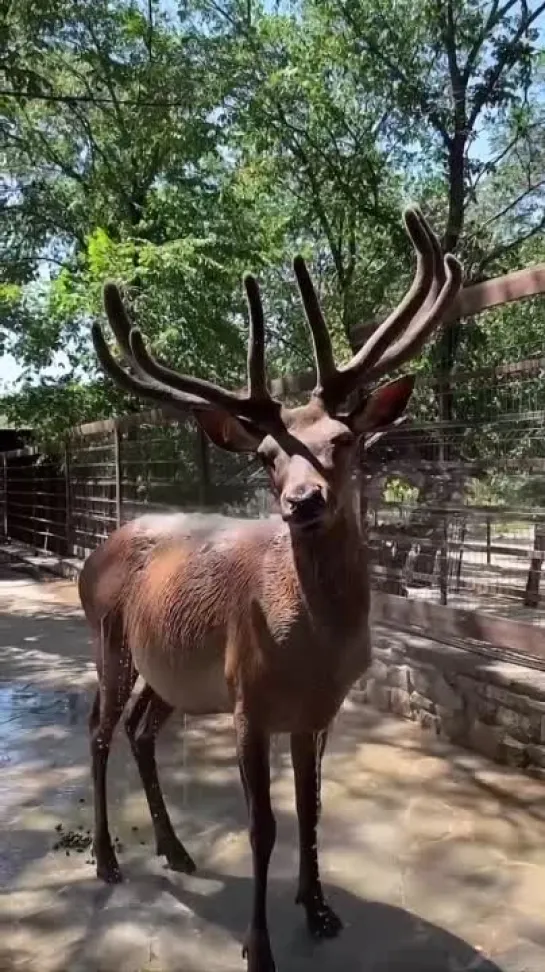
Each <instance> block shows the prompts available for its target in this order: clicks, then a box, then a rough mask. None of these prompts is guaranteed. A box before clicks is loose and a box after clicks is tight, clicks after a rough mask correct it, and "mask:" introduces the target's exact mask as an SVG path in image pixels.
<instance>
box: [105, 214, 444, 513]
mask: <svg viewBox="0 0 545 972" xmlns="http://www.w3.org/2000/svg"><path fill="white" fill-rule="evenodd" d="M405 227H406V230H407V233H408V235H409V237H410V239H411V241H412V243H413V247H414V249H415V251H416V272H415V276H414V280H413V283H412V286H411V288H410V290H409V291H408V292H407V294H406V295H405V297H404V298H403V300H402V301H401V303H400V304H399V305H398V306H397V307H396V309H395V310H394V311H393V312H392V313H391V314H390V315H389V317H388V318H387V319H386V320H385V321H384V322H383V323H382V324H381V325H380V327H379V328H377V330H376V331H375V332H374V333H373V334H372V335H371V337H370V338H369V340H368V341H367V342H366V343H365V344H364V346H363V347H362V348H360V350H359V351H358V352H357V354H355V355H354V357H353V358H352V359H351V360H350V361H349V362H348V364H346V365H343V366H340V367H339V366H337V365H336V364H335V361H334V357H333V350H332V344H331V338H330V335H329V332H328V329H327V326H326V323H325V320H324V317H323V314H322V311H321V308H320V305H319V302H318V298H317V295H316V292H315V290H314V286H313V284H312V281H311V278H310V275H309V273H308V270H307V268H306V266H305V262H304V260H303V258H302V257H300V256H298V257H296V258H295V260H294V270H295V276H296V279H297V284H298V287H299V291H300V294H301V299H302V303H303V307H304V310H305V314H306V318H307V321H308V325H309V329H310V332H311V335H312V341H313V345H314V357H315V362H316V374H317V384H316V388H315V389H314V391H313V393H312V395H311V397H310V401H309V402H308V403H307V404H306V405H303V406H300V407H297V408H286V407H284V406H283V405H282V404H281V403H280V402H279V401H277V400H275V399H274V398H272V397H271V395H270V393H269V390H268V387H267V380H266V371H265V334H264V318H263V307H262V303H261V298H260V294H259V288H258V284H257V281H256V280H255V278H254V277H253V276H251V275H247V276H246V277H245V278H244V286H245V290H246V296H247V300H248V308H249V321H250V333H249V342H248V390H247V393H246V394H245V395H241V394H238V393H235V392H233V391H229V390H227V389H225V388H222V387H220V386H219V385H215V384H212V383H211V382H208V381H205V380H203V379H200V378H194V377H189V376H187V375H183V374H179V373H178V372H176V371H172V370H171V369H170V368H167V367H166V366H165V365H163V364H160V363H159V362H158V361H157V360H155V358H153V357H152V356H151V355H150V354H149V352H148V350H147V349H146V346H145V343H144V341H143V339H142V335H141V333H140V331H139V330H138V329H137V328H134V327H131V324H130V322H129V319H128V317H127V315H126V313H125V310H124V307H123V303H122V300H121V297H120V294H119V291H118V289H117V287H116V286H115V285H114V284H111V283H109V284H106V286H105V288H104V302H105V308H106V314H107V317H108V320H109V322H110V325H111V327H112V330H113V332H114V335H115V337H116V340H117V343H118V345H119V347H120V349H121V351H122V353H123V356H124V358H125V360H126V362H127V363H128V365H129V366H130V368H131V371H132V373H129V371H127V370H125V369H124V368H123V367H122V366H121V365H120V364H119V363H118V362H117V361H116V360H115V359H114V358H113V356H112V354H111V353H110V350H109V348H108V345H107V344H106V341H105V339H104V336H103V333H102V331H101V328H100V326H99V325H98V324H95V325H94V326H93V342H94V345H95V350H96V353H97V355H98V358H99V360H100V362H101V364H102V366H103V368H104V370H105V371H106V372H107V373H108V374H109V375H110V376H111V378H112V379H113V380H114V381H115V382H116V383H117V384H118V385H120V386H121V387H122V388H124V389H127V390H129V391H131V392H134V393H136V394H137V395H138V396H140V397H141V398H144V399H147V400H150V401H152V402H158V403H161V404H163V405H164V404H168V405H169V406H170V407H171V408H174V409H176V410H178V411H183V412H187V411H188V409H189V410H191V411H192V412H193V414H194V415H195V418H196V419H197V421H198V422H199V423H200V425H201V426H202V428H203V429H204V430H205V432H206V433H207V435H208V436H209V437H210V439H211V440H212V441H213V442H214V443H215V444H216V445H218V446H220V447H221V448H223V449H227V450H230V451H235V452H253V453H255V454H256V455H257V456H258V457H259V459H260V460H261V461H262V463H263V464H264V465H265V466H266V468H267V470H268V472H269V475H270V479H271V484H272V487H273V490H274V493H275V494H276V496H277V498H278V500H279V503H280V510H281V513H282V517H283V518H284V520H285V521H286V522H287V523H288V524H289V525H290V527H291V528H293V529H301V528H308V527H311V526H313V527H317V526H319V525H320V524H321V525H327V524H328V523H331V521H332V520H333V519H334V518H335V516H336V514H337V513H338V512H339V510H341V509H342V508H343V507H344V505H345V502H346V500H347V497H348V486H349V482H350V469H351V460H352V459H353V456H354V453H355V449H356V446H357V444H358V442H359V441H360V440H361V438H362V437H363V438H364V443H365V445H369V444H371V443H372V442H374V441H376V439H377V438H378V437H379V436H380V435H382V434H383V433H384V431H385V430H386V429H387V427H388V426H391V425H392V424H393V423H395V422H397V421H399V420H400V419H401V418H402V416H403V412H404V410H405V408H406V406H407V403H408V401H409V398H410V396H411V393H412V390H413V386H414V376H411V375H403V376H402V377H400V378H396V379H395V380H394V381H391V382H389V383H387V384H383V385H379V386H378V387H376V388H374V390H371V391H369V393H367V394H366V395H364V396H362V397H360V400H359V402H358V404H357V405H355V406H354V407H352V408H349V407H347V402H348V400H349V399H350V397H351V396H352V395H353V393H354V392H355V391H357V390H361V389H362V388H365V387H368V386H372V385H374V383H376V382H377V380H378V379H380V378H381V377H382V376H383V375H385V374H386V373H387V372H390V371H393V370H395V369H397V368H398V367H399V366H400V365H402V364H404V363H405V362H406V361H408V360H409V359H410V358H412V357H414V356H415V355H416V354H417V353H418V351H419V350H420V349H421V348H422V346H423V345H424V343H425V342H426V340H427V338H428V337H429V336H430V335H431V333H432V331H433V330H434V328H435V327H436V325H437V324H438V323H439V322H440V321H441V320H442V318H443V317H444V315H445V314H446V313H447V311H448V308H449V306H450V305H451V303H452V301H453V300H454V299H455V298H456V295H457V293H458V291H459V289H460V285H461V276H462V275H461V269H460V266H459V264H458V262H457V261H456V260H455V258H454V257H452V256H451V255H447V256H446V257H445V258H444V259H443V256H442V254H441V249H440V246H439V243H438V240H437V238H436V236H435V234H434V233H433V232H432V230H431V229H430V228H429V226H428V224H427V222H426V220H425V219H424V217H423V216H422V214H421V213H420V211H419V210H418V209H417V208H410V209H408V210H407V211H406V212H405Z"/></svg>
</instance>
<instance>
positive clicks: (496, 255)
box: [476, 212, 545, 279]
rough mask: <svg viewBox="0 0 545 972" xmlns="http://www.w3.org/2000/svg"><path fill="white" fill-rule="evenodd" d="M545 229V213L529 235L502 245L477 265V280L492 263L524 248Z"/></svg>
mask: <svg viewBox="0 0 545 972" xmlns="http://www.w3.org/2000/svg"><path fill="white" fill-rule="evenodd" d="M543 229H545V212H544V213H543V215H542V217H541V219H540V221H539V223H537V225H536V226H533V227H532V229H530V230H528V232H527V233H523V235H522V236H518V237H517V238H516V239H514V240H510V241H509V242H507V243H501V244H500V245H499V246H497V247H496V248H495V249H494V250H491V252H490V253H488V254H487V255H486V256H485V257H483V259H482V260H481V261H480V263H479V264H478V265H477V270H476V278H477V279H479V278H480V277H481V275H482V274H483V272H484V270H485V267H488V266H490V264H491V263H495V262H496V260H499V259H500V258H501V257H504V256H506V255H507V254H508V253H512V252H513V250H516V249H517V248H518V247H519V246H522V244H523V243H526V242H527V241H528V240H531V239H532V237H533V236H537V234H538V233H541V231H542V230H543Z"/></svg>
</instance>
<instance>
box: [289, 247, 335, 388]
mask: <svg viewBox="0 0 545 972" xmlns="http://www.w3.org/2000/svg"><path fill="white" fill-rule="evenodd" d="M293 269H294V271H295V276H296V278H297V285H298V287H299V292H300V294H301V300H302V301H303V307H304V309H305V315H306V318H307V321H308V325H309V328H310V332H311V334H312V343H313V345H314V360H315V362H316V376H317V385H316V389H315V393H316V394H321V393H323V392H324V391H325V389H326V388H327V385H328V383H329V382H331V381H332V380H334V379H335V377H336V375H337V368H336V366H335V359H334V357H333V348H332V345H331V336H330V334H329V331H328V328H327V324H326V322H325V318H324V315H323V314H322V309H321V307H320V302H319V300H318V297H317V294H316V291H315V289H314V284H313V283H312V279H311V276H310V274H309V272H308V270H307V265H306V263H305V261H304V259H303V257H302V256H296V257H295V259H294V261H293Z"/></svg>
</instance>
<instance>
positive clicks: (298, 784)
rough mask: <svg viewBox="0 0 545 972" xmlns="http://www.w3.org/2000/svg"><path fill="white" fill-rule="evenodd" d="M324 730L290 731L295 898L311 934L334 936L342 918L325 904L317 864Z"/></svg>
mask: <svg viewBox="0 0 545 972" xmlns="http://www.w3.org/2000/svg"><path fill="white" fill-rule="evenodd" d="M326 740H327V731H325V732H320V733H312V732H305V733H292V735H291V759H292V763H293V771H294V776H295V798H296V804H297V819H298V822H299V887H298V890H297V897H296V899H295V900H296V902H297V903H298V904H302V905H303V907H304V909H305V911H306V916H307V924H308V927H309V931H310V933H311V935H312V936H313V937H314V938H334V937H335V936H336V935H338V934H339V932H340V930H341V928H342V922H341V920H340V918H338V917H337V915H336V914H335V912H334V911H333V909H332V908H330V906H329V905H328V904H327V902H326V900H325V898H324V893H323V890H322V883H321V881H320V868H319V864H318V835H317V830H318V821H319V819H320V811H321V800H320V790H321V764H322V757H323V754H324V749H325V744H326Z"/></svg>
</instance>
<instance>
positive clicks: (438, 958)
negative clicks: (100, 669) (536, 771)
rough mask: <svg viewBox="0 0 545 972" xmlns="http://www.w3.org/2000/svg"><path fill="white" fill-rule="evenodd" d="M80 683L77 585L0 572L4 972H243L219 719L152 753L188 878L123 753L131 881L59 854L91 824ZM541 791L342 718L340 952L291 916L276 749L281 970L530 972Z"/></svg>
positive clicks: (83, 654) (83, 663)
mask: <svg viewBox="0 0 545 972" xmlns="http://www.w3.org/2000/svg"><path fill="white" fill-rule="evenodd" d="M92 685H93V670H92V666H91V665H90V664H89V646H88V638H87V631H86V629H85V626H84V624H83V621H82V619H81V615H80V612H79V609H78V606H77V597H76V594H75V588H74V585H72V584H71V583H70V582H66V581H49V582H47V583H40V582H38V581H36V580H32V579H30V578H28V577H26V576H25V575H24V574H21V573H18V572H17V571H16V570H14V569H13V568H7V567H3V568H2V567H0V765H1V774H0V827H1V829H2V838H1V840H0V892H1V896H0V972H11V970H14V972H15V970H21V972H220V970H222V972H236V970H239V972H244V963H243V961H242V958H241V954H240V942H241V939H242V936H243V933H244V929H245V925H246V921H247V918H248V914H249V905H250V889H251V869H250V855H249V852H248V844H247V838H246V832H245V811H244V805H243V799H242V795H241V791H240V787H239V783H238V777H237V771H236V767H235V763H234V758H233V740H232V734H231V730H230V727H229V723H228V721H225V720H218V719H209V720H197V719H191V720H187V725H186V726H185V728H184V725H183V720H182V719H181V718H179V719H177V721H175V722H174V721H173V723H172V725H171V727H170V728H168V729H167V730H166V731H165V733H164V734H163V736H162V737H161V741H160V744H159V752H158V756H159V764H160V772H161V775H162V779H163V781H164V784H165V793H166V797H167V800H168V803H169V806H170V808H171V811H172V817H173V820H174V822H175V825H176V827H177V829H178V832H179V834H180V836H181V837H182V839H183V840H184V841H185V842H186V843H187V845H188V848H189V850H190V851H191V853H192V855H193V856H194V857H195V859H196V860H197V862H198V864H199V866H200V869H199V872H198V874H197V875H195V876H193V877H187V876H185V875H180V874H174V873H172V872H170V871H168V870H166V869H165V868H164V866H163V863H162V861H161V860H159V859H157V858H156V857H155V856H154V854H153V845H152V839H151V826H150V822H149V818H148V815H147V808H146V805H145V802H144V798H143V795H142V793H141V790H140V787H139V784H138V780H137V774H136V771H135V768H134V765H133V762H132V758H131V756H130V753H129V750H128V746H127V744H126V741H125V739H124V737H123V734H122V733H120V734H119V737H118V738H117V739H116V744H115V746H114V751H113V754H112V760H111V773H110V780H111V787H110V792H111V824H112V832H113V833H114V834H116V835H117V836H118V837H119V839H120V841H121V844H122V852H121V855H120V859H121V862H122V865H123V870H124V874H125V877H126V880H125V883H124V884H122V885H119V886H117V887H115V888H107V887H104V886H103V885H101V884H100V883H99V882H98V881H96V879H95V877H94V873H93V868H92V865H91V864H89V863H87V860H88V854H87V853H86V852H84V853H81V854H79V853H77V852H75V851H71V852H70V854H69V855H66V852H65V851H64V850H62V851H59V850H56V851H55V850H53V846H54V844H55V843H56V841H57V839H58V831H57V830H56V828H57V827H58V826H59V825H61V826H62V828H63V831H62V833H64V832H66V831H68V830H74V831H76V832H78V833H81V834H86V831H87V830H88V829H89V828H90V826H91V791H90V785H89V771H88V749H87V738H86V718H87V709H88V704H89V689H90V687H91V686H92ZM544 786H545V784H543V783H541V782H538V781H534V780H530V779H528V778H525V777H524V776H523V775H521V774H519V773H517V772H515V771H511V770H505V769H500V768H498V767H496V766H493V765H492V764H489V763H487V762H486V761H485V760H484V759H481V758H479V757H477V756H475V755H473V754H471V753H469V752H465V751H463V750H460V749H456V748H455V747H452V746H450V745H447V744H445V743H442V742H440V741H439V740H437V739H436V738H434V737H432V736H431V735H428V734H425V733H422V732H421V731H420V730H419V729H417V728H416V727H415V726H413V725H412V724H410V723H407V722H404V721H401V720H399V721H398V720H396V719H393V718H390V717H388V716H385V715H383V714H379V713H373V711H372V710H366V711H365V712H362V711H358V710H353V709H347V710H346V711H345V712H343V714H342V715H341V716H340V718H339V720H338V723H337V726H336V728H335V731H334V733H333V737H332V740H331V744H330V746H329V750H328V753H327V756H326V760H325V764H324V792H323V805H324V816H323V823H322V829H321V844H322V867H323V875H324V879H325V882H326V884H327V887H328V891H329V895H330V898H331V901H332V903H333V904H334V906H335V907H336V909H337V910H338V912H339V914H341V915H342V917H343V919H344V921H345V926H346V927H345V930H344V932H343V934H342V936H341V937H340V938H339V939H337V940H336V941H333V942H328V943H326V944H319V945H315V944H313V943H311V942H310V941H309V940H308V939H307V936H306V931H305V928H304V923H303V920H302V914H301V913H300V910H299V909H298V908H296V906H295V904H294V903H293V895H294V884H295V880H294V879H295V874H296V865H297V845H296V836H295V835H296V829H295V818H294V805H293V786H292V777H291V771H290V768H289V760H288V757H287V752H286V746H285V742H284V741H280V742H278V743H275V745H274V752H273V799H274V805H275V811H276V815H277V820H278V841H277V845H276V848H275V852H274V856H273V862H272V867H271V879H270V929H271V938H272V942H273V949H274V951H275V956H276V959H277V965H278V972H311V970H312V972H331V970H334V969H335V970H341V969H342V970H343V972H470V970H471V972H544V970H545V790H544Z"/></svg>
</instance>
